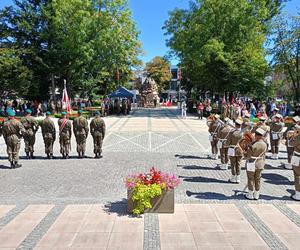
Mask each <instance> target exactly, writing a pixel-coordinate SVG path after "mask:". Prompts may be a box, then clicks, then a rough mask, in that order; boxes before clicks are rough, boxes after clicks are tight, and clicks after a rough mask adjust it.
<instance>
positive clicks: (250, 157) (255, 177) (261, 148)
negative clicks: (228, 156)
mask: <svg viewBox="0 0 300 250" xmlns="http://www.w3.org/2000/svg"><path fill="white" fill-rule="evenodd" d="M267 149H268V145H267V143H266V142H265V141H264V140H263V139H260V140H258V141H256V142H254V143H253V144H252V145H251V146H250V147H249V148H248V150H247V153H246V158H247V161H248V162H250V163H254V164H255V169H249V168H248V169H247V177H248V190H249V191H251V192H253V191H256V192H259V190H260V180H261V173H262V171H263V169H264V166H265V155H266V152H267ZM253 170H254V171H253Z"/></svg>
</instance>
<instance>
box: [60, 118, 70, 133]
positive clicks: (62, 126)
mask: <svg viewBox="0 0 300 250" xmlns="http://www.w3.org/2000/svg"><path fill="white" fill-rule="evenodd" d="M67 123H68V120H67V119H64V121H63V123H62V124H61V126H60V128H59V133H60V134H61V133H62V131H63V129H64V128H65V126H66V125H67Z"/></svg>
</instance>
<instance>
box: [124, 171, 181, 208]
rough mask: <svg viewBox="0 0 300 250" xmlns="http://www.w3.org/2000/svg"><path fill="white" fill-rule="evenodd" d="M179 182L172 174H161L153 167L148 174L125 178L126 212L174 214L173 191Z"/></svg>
mask: <svg viewBox="0 0 300 250" xmlns="http://www.w3.org/2000/svg"><path fill="white" fill-rule="evenodd" d="M179 184H180V180H179V179H178V178H177V177H176V176H175V175H173V174H168V173H163V172H161V171H158V170H156V169H155V168H154V167H153V168H151V169H150V172H149V173H141V174H137V175H130V176H127V177H126V179H125V185H126V187H127V190H128V212H129V213H131V212H132V213H134V214H141V213H144V212H164V213H173V212H174V189H175V188H176V187H177V186H178V185H179Z"/></svg>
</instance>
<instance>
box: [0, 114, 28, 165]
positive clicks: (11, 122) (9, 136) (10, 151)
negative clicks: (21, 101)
mask: <svg viewBox="0 0 300 250" xmlns="http://www.w3.org/2000/svg"><path fill="white" fill-rule="evenodd" d="M7 114H8V121H6V122H4V124H3V128H2V133H3V137H4V141H5V143H6V146H7V155H8V160H9V162H10V166H11V168H16V167H19V166H20V165H19V164H18V161H19V151H20V144H21V138H22V136H23V135H24V133H25V129H24V127H23V125H22V123H21V122H19V121H18V120H16V119H15V115H16V114H15V112H14V111H13V110H8V112H7Z"/></svg>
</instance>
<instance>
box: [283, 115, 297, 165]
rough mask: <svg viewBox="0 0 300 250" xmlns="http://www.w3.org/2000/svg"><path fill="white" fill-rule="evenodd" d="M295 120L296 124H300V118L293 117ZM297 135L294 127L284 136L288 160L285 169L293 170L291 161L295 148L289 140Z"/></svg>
mask: <svg viewBox="0 0 300 250" xmlns="http://www.w3.org/2000/svg"><path fill="white" fill-rule="evenodd" d="M293 120H294V122H295V123H299V122H300V118H299V117H298V116H295V117H293ZM295 133H297V130H296V129H295V126H292V127H289V128H288V129H287V131H286V132H285V133H284V135H283V137H284V138H285V139H286V141H285V146H286V151H287V158H288V163H287V164H285V165H284V168H285V169H293V166H292V164H291V161H292V156H293V153H294V147H293V146H291V145H290V143H289V139H291V138H292V137H293V135H294V134H295Z"/></svg>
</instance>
